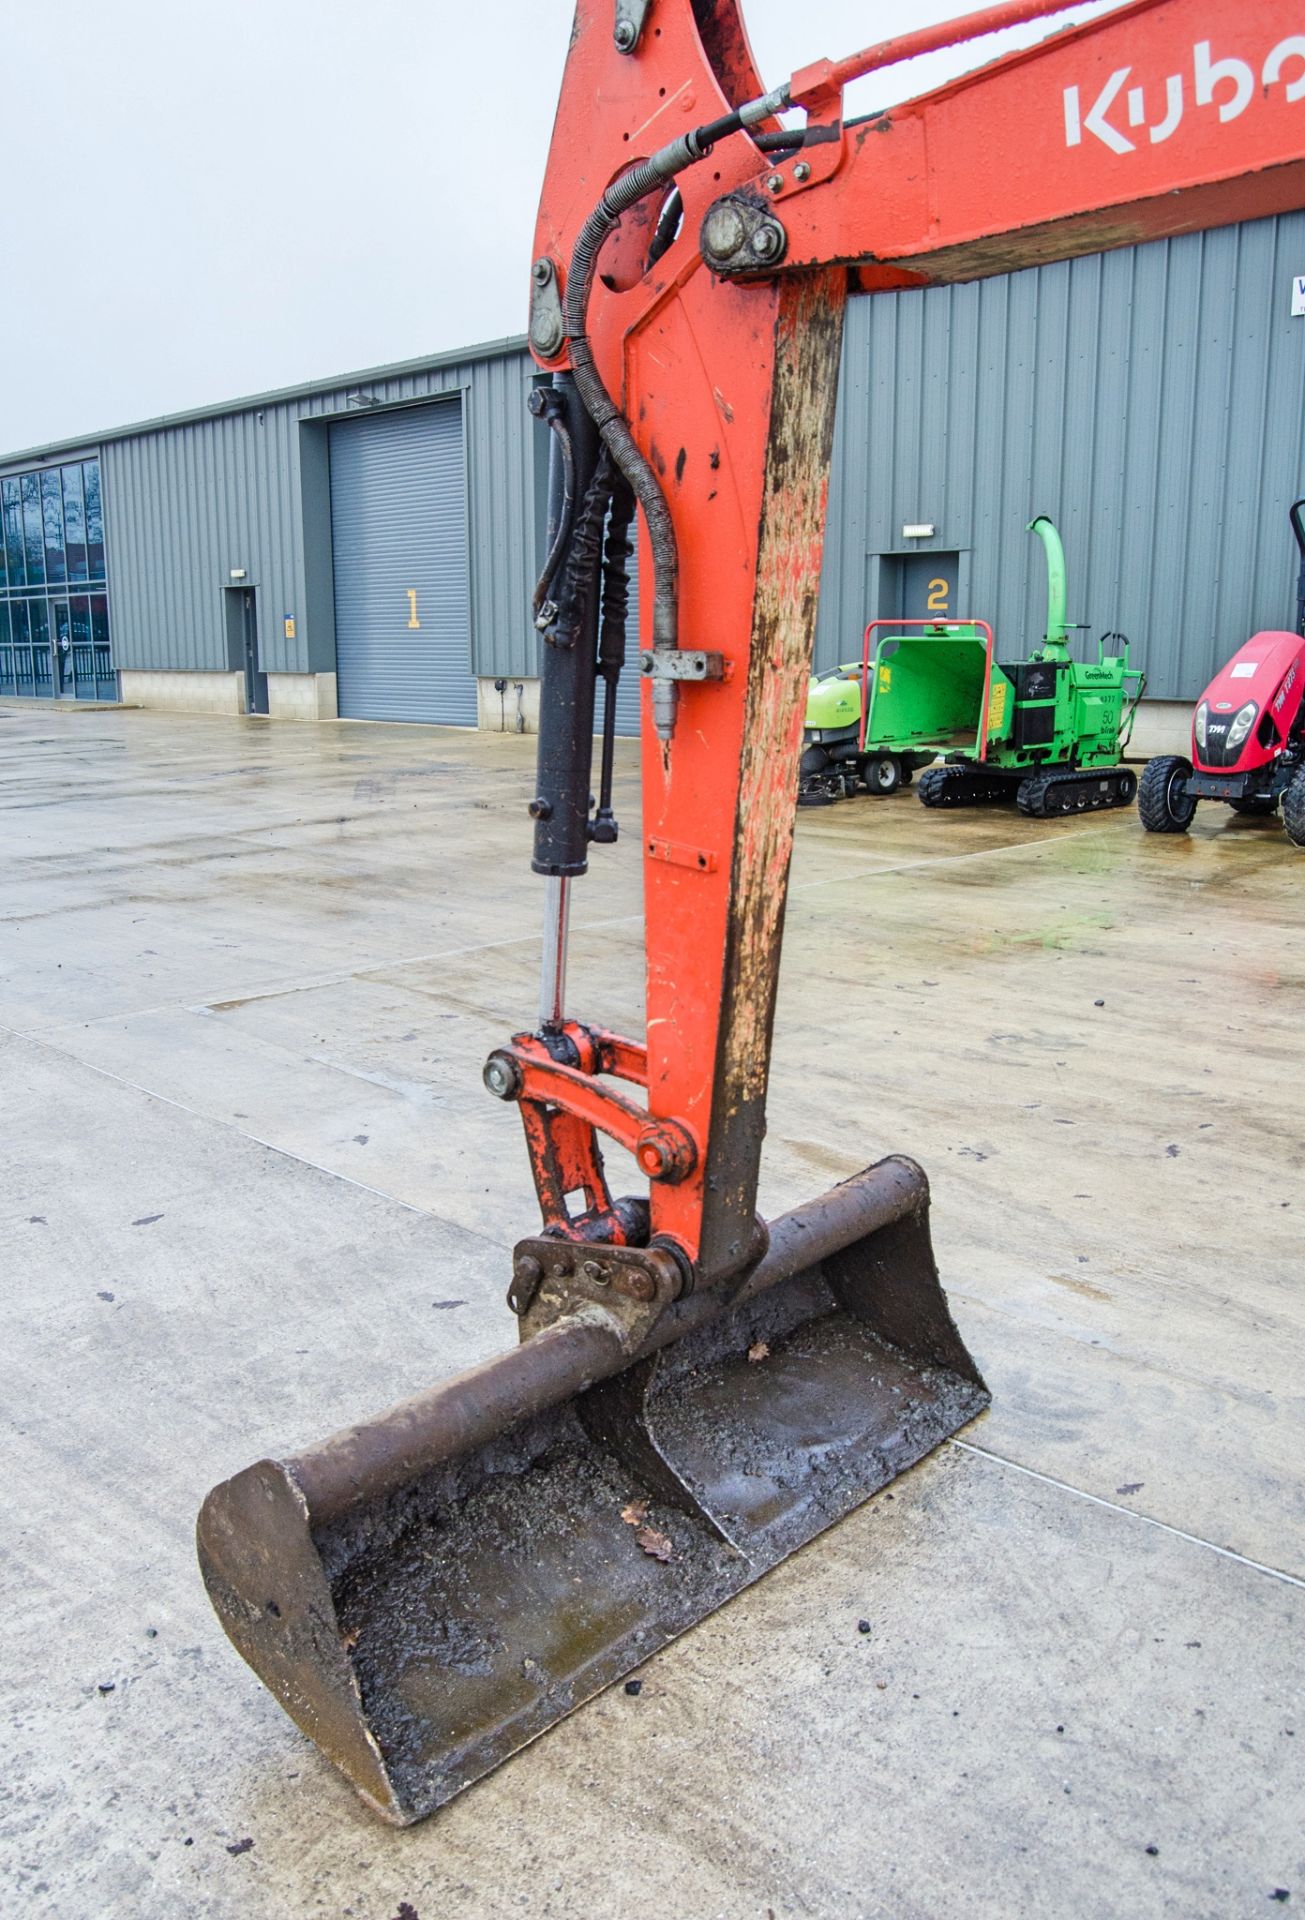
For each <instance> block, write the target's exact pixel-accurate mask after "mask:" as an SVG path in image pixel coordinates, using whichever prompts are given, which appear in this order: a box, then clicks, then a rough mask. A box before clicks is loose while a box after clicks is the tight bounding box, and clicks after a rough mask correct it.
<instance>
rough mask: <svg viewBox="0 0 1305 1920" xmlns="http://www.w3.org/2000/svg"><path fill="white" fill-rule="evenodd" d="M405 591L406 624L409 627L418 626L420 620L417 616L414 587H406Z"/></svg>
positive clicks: (415, 590)
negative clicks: (406, 603)
mask: <svg viewBox="0 0 1305 1920" xmlns="http://www.w3.org/2000/svg"><path fill="white" fill-rule="evenodd" d="M407 593H408V625H409V626H410V627H419V626H420V625H421V621H420V620H419V619H418V618H417V589H416V587H409V588H408V589H407Z"/></svg>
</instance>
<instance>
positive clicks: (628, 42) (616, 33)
mask: <svg viewBox="0 0 1305 1920" xmlns="http://www.w3.org/2000/svg"><path fill="white" fill-rule="evenodd" d="M612 39H613V41H614V42H615V44H616V51H617V52H618V53H632V52H633V50H634V43H635V41H636V40H637V39H638V35H637V34H636V32H635V30H634V21H633V20H618V21H617V23H616V25H615V26H614V27H613V29H612Z"/></svg>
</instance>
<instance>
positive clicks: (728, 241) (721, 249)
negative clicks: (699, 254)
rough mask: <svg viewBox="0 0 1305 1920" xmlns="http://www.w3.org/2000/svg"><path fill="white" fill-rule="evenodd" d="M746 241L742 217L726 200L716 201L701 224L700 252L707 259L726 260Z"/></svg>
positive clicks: (745, 230)
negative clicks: (701, 251)
mask: <svg viewBox="0 0 1305 1920" xmlns="http://www.w3.org/2000/svg"><path fill="white" fill-rule="evenodd" d="M746 239H747V229H746V227H745V226H744V224H743V216H742V214H741V213H740V212H739V210H738V208H737V207H733V206H731V205H730V203H729V201H728V200H721V201H718V202H717V204H716V205H715V206H714V207H711V208H710V209H709V210H708V213H707V218H706V219H705V220H704V221H703V223H702V250H703V252H704V253H705V254H706V255H707V257H708V258H709V259H712V260H728V259H729V257H730V255H731V254H734V253H737V252H738V250H739V248H740V247H741V246H742V245H743V242H744V241H745V240H746Z"/></svg>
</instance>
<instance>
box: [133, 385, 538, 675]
mask: <svg viewBox="0 0 1305 1920" xmlns="http://www.w3.org/2000/svg"><path fill="white" fill-rule="evenodd" d="M530 374H531V363H530V361H529V360H528V358H527V357H526V355H524V354H523V353H521V352H520V351H519V350H515V349H507V350H505V351H504V352H503V353H502V354H495V355H493V356H492V357H488V358H480V359H475V360H469V361H468V362H466V363H465V364H464V363H453V364H448V365H442V366H433V367H430V368H417V369H415V370H411V371H407V372H404V373H402V374H395V375H391V376H387V377H384V378H380V377H369V376H367V375H365V374H364V375H361V376H355V377H354V378H352V379H349V380H347V381H341V382H340V383H339V384H338V385H336V386H333V387H323V388H321V389H319V390H317V391H315V392H312V393H308V394H299V395H296V396H295V397H293V398H290V399H285V400H281V401H274V402H270V403H268V404H266V405H264V406H261V407H259V406H257V405H255V406H251V407H249V408H247V409H244V410H238V411H234V412H231V413H227V414H221V415H218V416H214V417H211V418H207V419H199V420H191V421H186V422H182V423H178V424H177V425H176V426H164V427H158V428H150V429H148V430H146V431H143V432H141V433H139V434H131V435H127V436H125V437H122V438H114V439H109V440H106V441H105V442H104V443H103V446H102V451H101V458H102V461H103V471H104V497H105V533H106V539H107V541H108V550H109V553H108V558H109V586H110V593H111V595H112V602H113V622H114V651H115V660H116V663H117V664H118V665H119V666H120V667H125V668H150V667H181V668H191V669H196V668H198V669H207V670H220V669H223V668H225V667H226V664H227V660H226V631H225V626H224V620H223V607H222V589H223V588H224V587H225V586H226V585H227V584H229V579H230V570H231V569H232V568H233V567H244V568H245V569H246V571H247V574H248V579H249V582H250V584H252V585H254V586H256V587H257V589H258V615H259V629H260V631H259V641H260V646H261V648H262V653H263V661H264V664H265V666H266V667H268V668H269V669H270V670H271V671H273V672H278V671H280V672H303V671H305V670H307V668H308V667H309V665H310V662H311V664H312V665H314V666H316V667H321V666H323V665H324V664H325V660H324V659H323V657H322V650H321V649H320V648H317V649H314V648H313V636H312V635H311V633H310V632H309V630H308V622H307V618H306V604H307V589H306V582H305V573H304V527H303V513H302V507H301V501H300V422H301V421H304V420H321V421H323V422H325V421H326V420H328V419H330V418H332V417H344V418H357V417H358V413H359V411H360V409H359V408H358V406H357V405H356V403H354V404H352V405H351V403H350V399H349V396H350V394H351V393H353V394H357V393H359V392H362V393H364V394H365V395H367V396H368V397H369V399H370V400H372V401H374V402H376V403H377V404H379V405H381V406H395V405H410V404H412V403H414V402H418V403H419V402H420V401H421V400H423V399H426V398H433V397H435V396H437V395H439V394H446V393H450V392H460V393H461V394H462V395H463V406H464V410H465V415H466V422H467V445H468V467H469V499H468V509H469V515H470V530H471V533H470V537H471V555H472V577H471V620H472V641H473V654H474V657H475V661H476V667H477V670H478V671H479V672H482V673H534V672H535V671H536V667H535V655H536V641H535V635H534V632H533V629H532V627H531V624H530V619H529V600H530V589H531V587H532V585H533V583H534V571H533V570H534V567H535V563H536V534H535V501H534V470H533V462H532V459H531V455H530V446H529V442H528V440H527V437H526V436H527V435H528V433H529V432H531V431H533V427H534V423H533V422H532V421H531V419H530V417H529V415H528V414H527V412H526V407H525V398H526V393H527V391H528V389H529V385H530ZM369 410H370V409H369ZM286 614H293V615H294V616H295V627H296V633H295V638H294V639H293V640H290V641H287V640H286V638H285V634H284V625H283V620H284V616H285V615H286Z"/></svg>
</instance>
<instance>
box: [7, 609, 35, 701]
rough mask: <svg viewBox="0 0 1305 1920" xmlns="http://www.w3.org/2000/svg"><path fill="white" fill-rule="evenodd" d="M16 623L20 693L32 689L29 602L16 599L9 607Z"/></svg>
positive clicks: (16, 671) (15, 654) (16, 654)
mask: <svg viewBox="0 0 1305 1920" xmlns="http://www.w3.org/2000/svg"><path fill="white" fill-rule="evenodd" d="M9 612H10V616H11V618H12V620H13V625H14V682H15V684H16V686H17V688H18V691H19V693H27V694H30V693H31V691H32V649H31V648H30V647H29V646H28V644H27V602H26V600H15V601H14V603H13V605H12V606H11V607H10V609H9Z"/></svg>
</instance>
